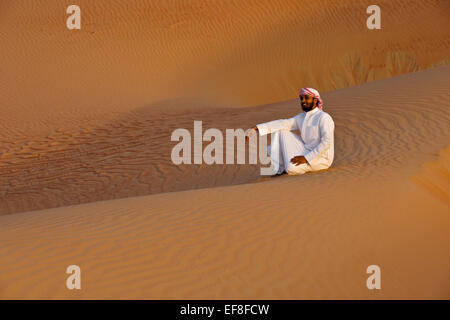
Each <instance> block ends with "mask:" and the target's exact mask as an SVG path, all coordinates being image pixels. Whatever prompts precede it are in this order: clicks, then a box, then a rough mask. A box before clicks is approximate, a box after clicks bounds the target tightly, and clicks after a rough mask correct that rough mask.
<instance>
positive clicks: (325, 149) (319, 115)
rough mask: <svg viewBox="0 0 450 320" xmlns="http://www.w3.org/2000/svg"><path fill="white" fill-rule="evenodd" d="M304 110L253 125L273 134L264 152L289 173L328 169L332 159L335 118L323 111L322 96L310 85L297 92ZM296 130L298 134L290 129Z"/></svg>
mask: <svg viewBox="0 0 450 320" xmlns="http://www.w3.org/2000/svg"><path fill="white" fill-rule="evenodd" d="M299 97H300V104H301V107H302V109H303V111H305V112H302V113H300V114H298V115H296V116H295V117H293V118H290V119H281V120H274V121H270V122H266V123H262V124H258V125H256V126H254V127H253V128H252V129H253V130H256V131H257V132H259V134H260V135H265V134H268V133H272V141H271V145H270V146H269V147H268V148H267V153H268V155H269V156H270V158H271V163H272V164H274V163H278V164H279V165H278V172H274V174H282V173H284V172H286V173H288V174H289V175H299V174H304V173H306V172H309V171H318V170H322V169H327V168H329V167H330V166H331V163H332V162H333V158H334V121H333V119H332V118H331V116H330V115H329V114H328V113H326V112H324V111H322V105H323V102H322V99H321V98H320V95H319V92H318V91H317V90H315V89H313V88H303V89H302V90H301V91H300V96H299ZM295 129H298V130H299V131H300V135H301V137H299V136H298V135H296V134H294V133H292V132H291V131H290V130H295Z"/></svg>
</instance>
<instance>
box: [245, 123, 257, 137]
mask: <svg viewBox="0 0 450 320" xmlns="http://www.w3.org/2000/svg"><path fill="white" fill-rule="evenodd" d="M253 131H256V132H258V127H257V126H254V127H253V128H251V129H250V130H249V132H248V134H247V135H246V136H245V139H246V140H247V141H248V140H249V136H250V135H251V134H254V132H253Z"/></svg>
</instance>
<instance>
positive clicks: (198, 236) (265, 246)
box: [0, 0, 450, 299]
mask: <svg viewBox="0 0 450 320" xmlns="http://www.w3.org/2000/svg"><path fill="white" fill-rule="evenodd" d="M155 3H158V2H156V1H155V2H153V1H143V0H142V1H138V0H136V1H127V2H125V1H118V0H117V1H102V0H96V1H95V4H94V3H93V2H92V1H86V0H79V1H77V4H79V5H80V6H81V8H82V30H81V31H69V30H67V29H66V28H65V18H66V16H67V15H66V14H65V8H66V7H67V6H68V5H69V4H72V2H71V1H42V3H39V4H38V2H36V1H32V0H29V1H25V0H15V1H9V0H3V1H1V3H0V44H1V48H0V298H1V299H8V298H19V299H23V298H25V299H29V298H42V299H54V298H63V299H71V298H76V299H78V298H89V299H91V298H94V299H95V298H124V299H128V298H134V299H137V298H145V299H147V298H148V299H175V298H176V299H246V298H252V299H301V298H312V299H317V298H325V299H328V298H333V299H346V298H351V299H364V298H374V299H390V298H402V299H403V298H424V299H430V298H434V299H449V298H450V271H449V270H450V232H449V231H450V208H449V205H450V200H449V199H450V173H449V163H450V162H449V159H450V145H449V141H450V140H449V138H450V126H449V123H450V112H449V110H450V91H449V90H448V83H450V66H446V65H447V64H448V61H449V60H448V59H449V58H450V56H449V47H450V43H449V41H448V39H449V35H450V28H449V27H450V22H449V20H448V12H449V11H450V4H449V2H448V1H378V2H377V4H378V5H380V7H381V8H382V28H383V29H382V30H377V31H370V30H367V29H366V28H365V19H366V17H367V14H366V13H365V8H366V6H367V5H368V4H366V3H363V2H360V1H358V2H356V1H355V2H353V1H298V0H296V1H294V0H292V1H215V2H214V5H213V4H212V2H210V1H196V2H192V1H174V2H173V3H175V4H174V5H176V10H174V9H171V8H169V7H168V6H166V7H165V6H163V5H160V6H157V5H156V4H155ZM313 12H314V13H315V14H316V15H317V16H316V20H317V21H315V22H313V21H311V19H308V18H307V17H308V16H310V14H311V13H313ZM311 36H313V37H315V39H316V41H315V42H313V43H311V44H310V45H307V44H308V42H306V40H305V39H308V38H309V37H311ZM430 67H433V68H430ZM424 69H427V70H424ZM413 71H417V72H413ZM403 73H405V74H403ZM399 74H403V75H399ZM373 80H376V81H373ZM366 82H368V83H366ZM305 85H308V86H312V87H316V88H317V89H318V90H319V91H320V92H321V94H322V97H323V99H324V109H325V111H327V112H328V113H329V114H331V115H332V117H333V119H334V121H335V124H336V130H335V160H334V163H333V166H332V167H331V168H330V169H329V170H326V171H323V172H318V173H308V174H306V175H304V176H299V177H288V176H281V177H276V178H271V177H261V176H260V175H259V167H258V166H252V165H244V166H238V165H228V166H227V165H222V166H207V165H182V166H175V165H173V164H172V163H171V161H170V151H171V149H172V147H173V146H174V145H175V143H173V142H171V141H170V134H171V132H172V131H173V130H174V129H176V128H188V129H192V126H193V120H202V121H203V127H204V130H206V129H207V128H210V127H214V128H219V129H225V128H248V127H250V126H252V125H254V124H256V123H261V122H264V121H268V120H273V119H278V118H286V117H290V116H293V115H295V114H297V113H298V112H300V109H299V107H298V105H297V101H296V100H295V99H294V98H295V97H296V95H297V92H298V90H299V89H300V88H301V87H302V86H305ZM138 196H139V197H138ZM72 264H76V265H79V266H80V267H81V270H82V290H80V291H76V290H74V291H69V290H67V289H66V287H65V281H66V278H67V276H68V275H67V274H66V273H65V270H66V268H67V266H69V265H72ZM372 264H376V265H379V266H380V267H381V276H382V280H381V286H382V290H380V291H369V290H368V289H367V288H366V278H367V277H368V275H367V274H366V273H365V272H366V268H367V266H369V265H372Z"/></svg>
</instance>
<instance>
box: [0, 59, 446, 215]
mask: <svg viewBox="0 0 450 320" xmlns="http://www.w3.org/2000/svg"><path fill="white" fill-rule="evenodd" d="M449 69H450V68H449V67H439V68H434V69H430V70H426V71H420V72H417V73H411V74H407V75H403V76H400V77H394V78H390V79H386V80H380V81H375V82H371V83H367V84H365V85H362V86H356V87H350V88H346V89H345V90H344V89H342V90H337V91H332V92H328V93H325V94H324V100H325V103H326V107H325V108H326V110H327V111H328V112H329V113H330V114H331V115H333V117H334V119H335V123H336V132H335V139H336V146H335V150H336V158H335V160H334V164H333V168H334V169H336V170H339V171H340V172H341V174H343V175H345V176H347V177H348V178H350V179H353V178H356V177H357V178H358V179H365V178H366V177H369V176H374V175H375V176H380V177H382V178H384V177H385V176H387V175H388V174H389V172H397V171H398V170H402V171H405V172H407V173H408V174H412V172H413V171H414V170H416V169H417V167H419V166H420V165H421V164H422V163H423V162H427V161H430V160H432V155H434V154H435V153H437V152H438V151H439V150H441V149H443V148H445V147H446V146H447V145H448V142H449V127H448V123H449V121H450V119H449V114H448V110H446V109H445V107H443V106H445V105H448V104H449V103H450V102H449V101H450V94H449V92H448V90H447V87H448V83H449V82H450V72H449ZM424 92H427V94H429V96H428V95H427V96H424ZM299 111H300V110H299V107H298V105H297V101H295V100H289V101H286V102H283V103H276V104H270V105H266V106H261V107H258V108H241V109H239V110H237V109H234V108H233V109H230V108H224V109H219V110H208V109H206V108H205V109H203V110H199V111H191V112H186V111H183V112H175V111H173V112H164V111H161V112H160V113H159V114H158V115H155V114H154V113H153V112H148V109H146V108H142V109H139V110H135V111H133V112H131V113H130V114H128V115H127V116H125V117H123V118H121V119H118V120H116V121H114V122H111V123H109V124H106V125H104V126H99V127H91V128H89V129H84V130H81V131H72V132H71V131H68V130H65V129H60V130H56V131H54V132H53V133H51V134H49V135H47V136H45V137H43V138H39V139H33V140H27V139H25V140H16V141H4V144H3V146H4V151H3V153H2V155H1V156H0V159H1V162H0V176H1V177H2V179H1V180H0V192H1V194H2V197H3V201H2V202H1V203H0V214H7V213H17V212H23V211H29V210H37V209H44V208H52V207H59V206H66V205H73V204H78V203H86V202H93V201H99V200H110V199H116V198H123V197H131V196H137V195H146V194H154V193H160V192H171V191H180V190H188V189H196V188H206V187H215V186H224V185H229V184H240V183H249V182H254V181H259V180H261V179H260V176H259V167H258V166H255V165H244V166H241V165H240V166H233V165H217V166H208V165H205V164H203V165H180V166H177V165H174V164H173V163H172V161H171V159H170V154H171V149H172V147H173V146H174V145H175V144H176V143H175V142H171V141H170V135H171V132H172V131H173V130H175V129H176V128H188V129H189V130H191V132H192V127H193V120H202V121H203V127H204V130H206V129H207V128H210V127H213V128H219V129H222V130H223V131H224V130H225V128H248V127H250V126H252V125H254V124H255V123H261V122H264V121H268V120H272V119H277V118H286V117H290V116H293V115H295V114H297V113H299ZM204 145H206V143H205V144H204ZM379 170H382V172H383V173H382V174H379V173H378V171H379ZM262 180H264V179H262Z"/></svg>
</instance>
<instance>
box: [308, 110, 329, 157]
mask: <svg viewBox="0 0 450 320" xmlns="http://www.w3.org/2000/svg"><path fill="white" fill-rule="evenodd" d="M319 130H320V136H321V137H320V143H319V144H318V145H317V146H316V147H315V148H314V149H313V150H311V151H310V152H309V153H307V154H305V159H306V160H307V161H308V163H311V161H312V160H313V159H314V158H315V157H317V156H318V155H319V154H320V153H321V152H322V151H323V150H325V149H326V148H328V147H329V146H330V145H331V143H332V142H333V135H334V121H333V119H332V118H331V116H330V115H328V114H325V115H324V116H323V117H322V119H320V122H319Z"/></svg>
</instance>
